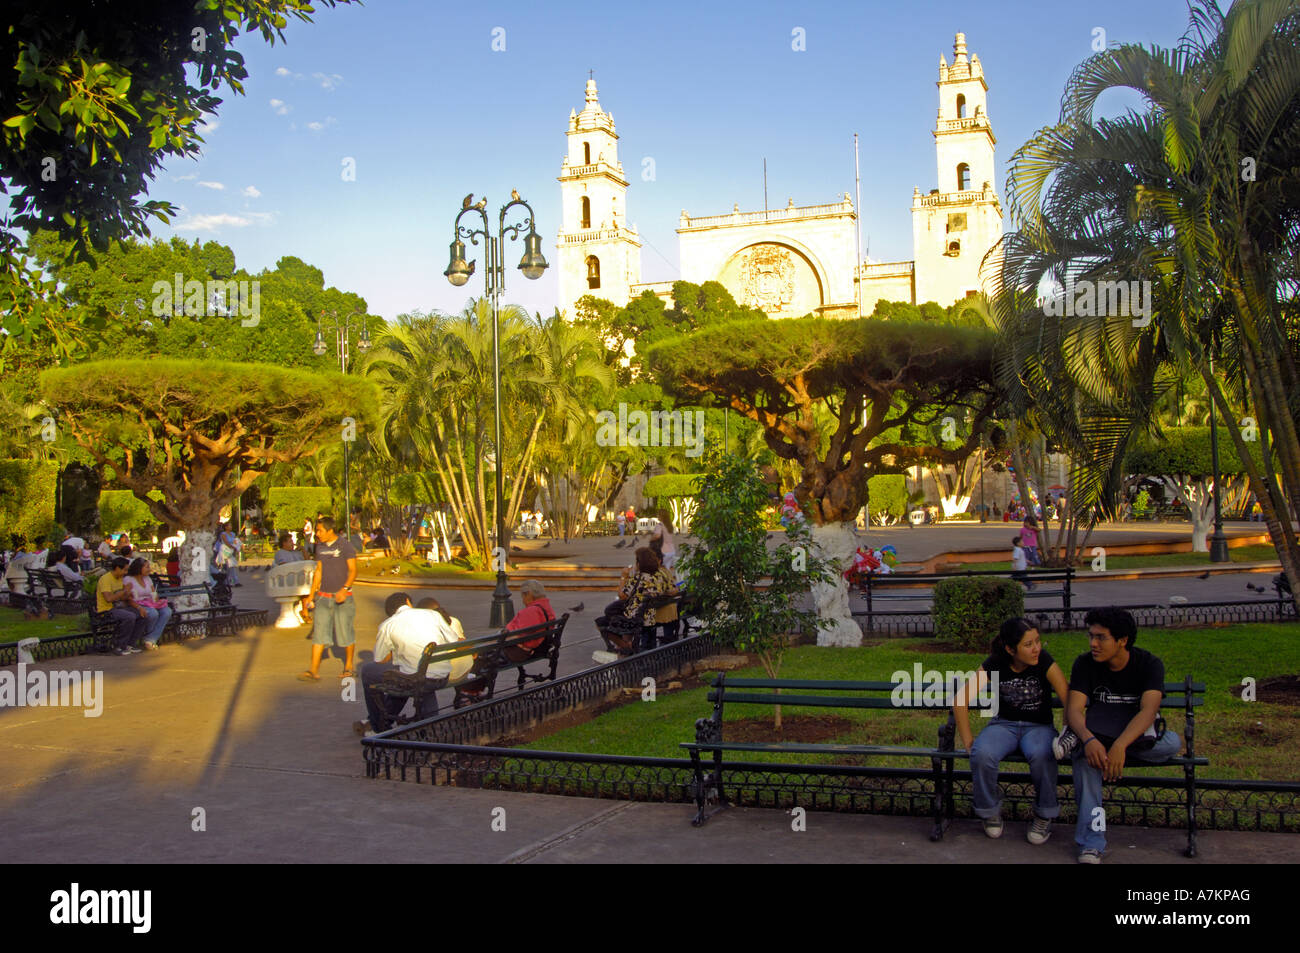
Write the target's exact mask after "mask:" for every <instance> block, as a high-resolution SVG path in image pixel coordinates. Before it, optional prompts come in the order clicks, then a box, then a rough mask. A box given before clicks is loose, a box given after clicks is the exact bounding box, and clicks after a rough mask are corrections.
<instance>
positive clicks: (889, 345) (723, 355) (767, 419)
mask: <svg viewBox="0 0 1300 953" xmlns="http://www.w3.org/2000/svg"><path fill="white" fill-rule="evenodd" d="M993 344H994V335H993V334H992V333H991V332H989V331H986V330H984V329H982V328H974V327H956V326H953V325H950V324H938V323H934V322H929V321H893V320H891V321H880V320H873V319H870V318H867V319H863V320H856V321H839V320H831V319H827V318H815V317H807V318H799V319H796V320H782V321H771V320H765V319H760V320H747V321H736V322H732V323H727V324H723V325H718V326H712V327H706V328H703V329H702V330H699V331H696V332H694V333H692V334H688V335H684V336H682V337H677V338H674V339H671V340H668V341H664V342H662V343H660V344H658V345H656V346H654V347H652V348H651V349H650V350H649V352H648V354H647V355H646V362H647V364H648V365H649V366H650V367H651V369H652V371H653V372H654V373H656V374H657V375H659V378H660V380H661V381H662V382H663V386H664V388H665V390H667V391H669V392H670V393H674V394H677V395H680V396H682V397H684V398H693V399H699V398H701V397H703V396H704V395H706V394H711V395H717V396H719V397H721V398H722V399H723V400H724V401H725V402H726V403H727V404H728V405H729V406H730V407H732V408H733V409H734V410H736V411H738V412H739V413H740V414H742V415H744V416H745V417H748V418H749V419H751V420H754V421H756V422H757V423H758V424H759V425H760V426H762V427H763V430H764V436H765V439H766V441H767V445H768V446H769V447H771V448H772V451H773V452H774V453H776V454H777V455H778V456H780V457H783V458H785V459H788V460H796V461H798V462H799V464H800V466H801V467H802V468H803V480H802V481H801V482H800V484H799V485H798V486H797V487H796V488H795V491H794V492H795V496H796V497H797V498H798V499H799V500H800V501H801V503H803V504H804V508H805V511H806V512H808V513H809V515H810V516H812V518H813V520H814V521H815V522H817V523H819V524H825V523H831V522H837V521H844V520H851V519H853V517H854V516H855V515H856V513H857V511H858V510H859V509H860V508H861V507H862V505H863V503H865V502H866V487H867V478H868V477H869V476H872V475H874V474H879V473H902V472H903V471H904V470H905V469H906V468H907V467H909V466H912V465H914V464H917V463H921V462H926V461H940V462H944V463H949V462H956V461H959V460H962V459H964V458H965V457H966V456H967V455H968V454H969V453H970V452H971V450H972V448H973V447H975V446H977V445H978V444H979V434H980V432H981V431H982V430H983V429H984V425H985V423H986V421H987V420H988V419H989V417H990V416H991V414H992V412H993V410H994V409H995V407H994V404H995V400H994V386H993ZM819 408H822V409H824V410H825V411H829V413H830V415H831V417H832V420H833V428H832V429H830V432H829V433H824V432H823V430H822V428H821V427H820V426H819V424H818V416H817V413H818V411H819ZM864 411H865V412H864ZM968 411H969V412H970V413H971V414H972V424H971V427H970V429H969V431H968V436H967V438H966V440H965V441H964V442H962V443H961V444H960V445H957V446H951V445H950V446H948V447H944V446H940V445H933V446H932V445H930V444H931V441H930V440H929V439H928V438H927V437H926V436H925V435H924V433H923V432H922V430H921V428H922V427H925V426H928V425H929V424H931V423H933V422H935V421H940V420H942V419H943V418H944V417H948V416H950V417H953V418H955V419H956V420H961V421H963V422H964V419H965V417H966V415H967V412H968ZM864 418H865V423H864ZM895 428H901V430H900V431H898V432H899V433H902V434H906V435H908V436H907V437H906V438H901V437H900V438H893V439H891V437H892V435H889V434H888V432H889V431H891V430H894V429H895ZM963 429H965V428H963ZM916 435H920V436H919V438H918V437H917V436H916Z"/></svg>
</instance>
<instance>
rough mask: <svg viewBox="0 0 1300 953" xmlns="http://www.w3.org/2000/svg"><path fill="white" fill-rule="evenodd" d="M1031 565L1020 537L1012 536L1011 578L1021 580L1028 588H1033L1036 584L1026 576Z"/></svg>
mask: <svg viewBox="0 0 1300 953" xmlns="http://www.w3.org/2000/svg"><path fill="white" fill-rule="evenodd" d="M1028 569H1029V565H1028V563H1027V562H1026V560H1025V550H1024V548H1023V547H1022V546H1021V545H1020V537H1019V536H1012V537H1011V578H1012V579H1018V580H1020V582H1021V584H1022V585H1023V586H1024V587H1025V588H1026V589H1033V588H1034V584H1033V583H1032V582H1030V581H1029V580H1028V579H1027V578H1025V577H1026V575H1027V570H1028Z"/></svg>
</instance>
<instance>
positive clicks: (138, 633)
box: [95, 556, 149, 655]
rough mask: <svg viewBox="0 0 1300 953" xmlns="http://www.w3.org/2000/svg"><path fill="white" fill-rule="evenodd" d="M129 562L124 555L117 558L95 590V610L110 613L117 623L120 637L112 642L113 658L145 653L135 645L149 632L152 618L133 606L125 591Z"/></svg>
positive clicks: (117, 636) (101, 577) (100, 578)
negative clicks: (114, 656)
mask: <svg viewBox="0 0 1300 953" xmlns="http://www.w3.org/2000/svg"><path fill="white" fill-rule="evenodd" d="M129 565H130V563H129V562H127V560H126V557H125V556H116V557H114V559H113V565H112V568H111V569H110V570H109V571H108V572H106V573H104V575H102V576H100V577H99V583H98V584H97V585H96V587H95V611H96V612H107V613H108V614H109V615H110V616H112V618H113V620H114V621H115V622H116V623H117V635H116V637H114V639H113V654H114V655H134V654H136V653H138V652H143V651H144V650H143V649H138V648H136V647H135V644H136V643H137V642H139V641H140V640H141V639H142V638H144V634H145V632H147V631H148V629H149V616H148V614H147V613H146V612H145V611H144V610H143V609H139V608H137V607H136V606H134V605H132V604H131V598H130V595H129V594H128V593H127V591H126V583H125V582H124V581H123V580H124V579H125V578H126V569H127V566H129Z"/></svg>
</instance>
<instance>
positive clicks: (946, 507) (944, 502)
mask: <svg viewBox="0 0 1300 953" xmlns="http://www.w3.org/2000/svg"><path fill="white" fill-rule="evenodd" d="M939 505H940V506H941V507H943V518H944V519H952V518H953V517H954V516H956V515H957V514H958V513H965V512H966V508H967V507H968V506H970V497H969V496H941V497H940V498H939Z"/></svg>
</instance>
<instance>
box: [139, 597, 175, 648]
mask: <svg viewBox="0 0 1300 953" xmlns="http://www.w3.org/2000/svg"><path fill="white" fill-rule="evenodd" d="M144 613H145V618H147V619H148V620H149V622H148V625H149V630H148V631H147V632H145V634H144V640H145V641H146V642H148V643H150V644H152V645H157V644H158V640H159V639H160V638H162V634H163V629H165V628H167V623H168V622H169V621H170V620H171V617H172V607H171V606H163V607H162V608H161V609H148V608H146V609H145V610H144Z"/></svg>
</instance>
